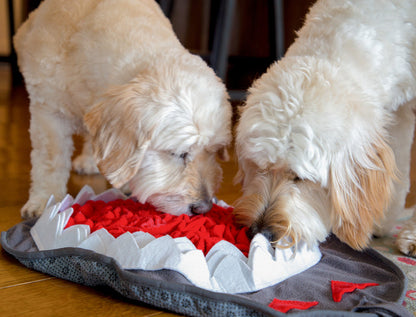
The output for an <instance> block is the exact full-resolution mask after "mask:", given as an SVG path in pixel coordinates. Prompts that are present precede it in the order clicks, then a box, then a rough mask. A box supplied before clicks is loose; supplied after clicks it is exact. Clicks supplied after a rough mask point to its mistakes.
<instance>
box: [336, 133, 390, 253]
mask: <svg viewBox="0 0 416 317" xmlns="http://www.w3.org/2000/svg"><path fill="white" fill-rule="evenodd" d="M364 153H365V157H361V158H354V157H351V156H350V155H347V156H348V159H345V157H344V158H342V159H338V160H336V162H334V163H333V164H332V166H331V171H330V177H331V179H330V195H331V200H332V206H333V207H332V208H333V211H332V219H331V221H332V230H333V232H334V233H335V234H336V235H337V236H338V238H340V240H342V241H344V242H346V243H347V244H349V245H350V246H351V247H353V248H355V249H357V250H360V249H363V248H365V247H366V246H367V244H368V242H369V239H370V237H371V234H372V231H373V227H374V223H376V222H377V221H379V220H381V219H382V217H383V214H384V210H385V208H386V207H387V205H388V203H389V201H390V197H391V194H392V188H393V181H394V180H395V179H396V178H397V177H396V163H395V159H394V154H393V151H392V150H391V148H390V147H389V145H388V144H387V143H386V142H385V141H384V140H383V139H382V138H381V137H378V138H377V139H376V141H375V142H374V143H373V144H371V145H369V146H368V147H367V148H366V149H365V151H364Z"/></svg>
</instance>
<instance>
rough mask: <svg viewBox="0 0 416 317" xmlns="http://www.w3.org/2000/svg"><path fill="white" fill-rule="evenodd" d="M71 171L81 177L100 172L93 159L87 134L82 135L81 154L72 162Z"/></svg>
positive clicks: (89, 138) (89, 137)
mask: <svg viewBox="0 0 416 317" xmlns="http://www.w3.org/2000/svg"><path fill="white" fill-rule="evenodd" d="M72 169H73V170H74V171H75V172H77V173H78V174H81V175H93V174H98V173H99V172H100V171H99V170H98V167H97V164H96V162H95V159H94V153H93V149H92V143H91V136H90V135H89V134H86V135H84V144H83V146H82V152H81V154H80V155H78V156H77V157H76V158H75V159H74V160H73V162H72Z"/></svg>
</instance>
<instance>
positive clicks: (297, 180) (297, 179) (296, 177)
mask: <svg viewBox="0 0 416 317" xmlns="http://www.w3.org/2000/svg"><path fill="white" fill-rule="evenodd" d="M300 180H301V179H300V178H299V177H298V176H295V178H294V179H293V181H294V182H295V183H296V182H299V181H300Z"/></svg>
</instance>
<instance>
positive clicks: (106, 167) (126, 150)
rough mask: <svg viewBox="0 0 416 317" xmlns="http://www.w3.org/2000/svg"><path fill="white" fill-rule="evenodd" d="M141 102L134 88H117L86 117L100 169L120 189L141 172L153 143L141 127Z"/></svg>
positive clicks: (85, 120) (128, 86) (126, 86)
mask: <svg viewBox="0 0 416 317" xmlns="http://www.w3.org/2000/svg"><path fill="white" fill-rule="evenodd" d="M138 99H139V98H138V96H137V93H136V92H135V91H134V89H132V87H131V86H130V85H125V86H120V87H115V88H113V89H111V90H110V91H109V92H108V93H107V94H106V96H105V98H103V101H101V102H100V103H98V104H96V105H94V106H93V107H92V109H91V110H90V111H89V112H88V113H87V114H86V115H85V116H84V122H85V124H86V126H87V127H88V130H89V133H90V134H91V136H92V144H93V148H94V157H95V159H96V161H97V165H98V168H99V169H100V171H101V173H102V174H104V176H105V177H106V178H107V179H108V181H109V182H110V183H111V184H112V185H113V186H114V187H117V188H119V187H121V186H123V185H124V184H126V183H127V182H128V181H130V180H131V178H132V177H133V176H134V175H135V174H136V173H137V171H138V170H139V168H140V165H141V163H142V160H143V158H144V155H145V152H146V150H147V148H148V146H149V143H150V141H149V138H148V137H147V136H146V134H145V133H144V131H143V129H142V128H141V126H140V119H141V118H140V113H139V110H138V108H139V107H138V102H139V100H138Z"/></svg>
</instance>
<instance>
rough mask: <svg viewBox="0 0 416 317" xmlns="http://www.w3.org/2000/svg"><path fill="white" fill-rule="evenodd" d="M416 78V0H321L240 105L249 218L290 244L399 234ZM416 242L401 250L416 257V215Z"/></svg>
mask: <svg viewBox="0 0 416 317" xmlns="http://www.w3.org/2000/svg"><path fill="white" fill-rule="evenodd" d="M415 77H416V3H415V2H414V1H400V0H365V1H363V0H352V1H337V0H318V1H317V2H316V3H315V4H314V5H313V6H312V7H311V8H310V10H309V12H308V14H307V16H306V20H305V23H304V25H303V27H302V28H301V29H300V31H299V32H298V33H297V38H296V39H295V42H294V43H293V44H292V45H291V46H290V47H289V48H288V50H287V52H286V54H285V56H284V57H283V58H282V59H281V60H279V61H277V62H275V63H273V64H272V65H271V66H270V67H269V69H268V70H267V71H266V72H265V73H264V74H263V75H262V76H261V77H260V78H258V79H257V80H256V81H254V82H253V84H252V86H251V87H250V88H249V91H248V97H247V99H246V102H245V105H244V106H243V107H241V109H240V119H239V122H238V126H237V128H236V135H237V136H236V153H237V158H238V165H239V170H238V173H237V175H236V181H239V182H241V184H242V191H243V193H242V196H241V197H240V198H239V199H238V200H237V202H236V203H235V215H236V217H237V219H238V221H239V222H240V223H242V224H244V225H247V226H250V232H251V234H256V233H258V232H262V233H264V234H265V235H266V236H267V237H268V238H269V239H270V240H271V241H273V242H277V241H279V244H278V245H279V246H280V247H292V246H296V245H298V243H300V241H303V243H306V244H307V245H308V246H312V245H315V244H318V243H320V242H323V241H324V240H326V238H327V237H328V235H329V234H330V233H331V232H332V233H333V234H335V235H336V236H337V237H338V238H339V239H340V240H341V241H343V242H345V243H347V244H348V245H349V246H351V247H352V248H354V249H356V250H362V249H364V248H366V247H367V246H368V244H369V242H370V240H371V238H372V237H373V235H383V234H386V233H387V232H389V231H390V230H391V226H392V224H393V223H394V220H395V219H396V218H397V217H398V214H400V212H401V211H403V209H404V205H405V198H406V195H407V192H408V190H409V169H410V152H411V145H412V139H413V132H414V125H415V115H414V109H415V100H416V99H415V97H416V79H415ZM410 231H411V230H410ZM409 236H411V235H409V234H408V235H407V237H404V236H399V239H398V244H399V247H400V249H401V250H402V252H404V253H407V254H412V255H416V251H415V250H416V218H415V221H414V222H413V236H411V238H409ZM406 239H407V241H404V240H406ZM409 239H410V242H409ZM404 244H406V246H404Z"/></svg>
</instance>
